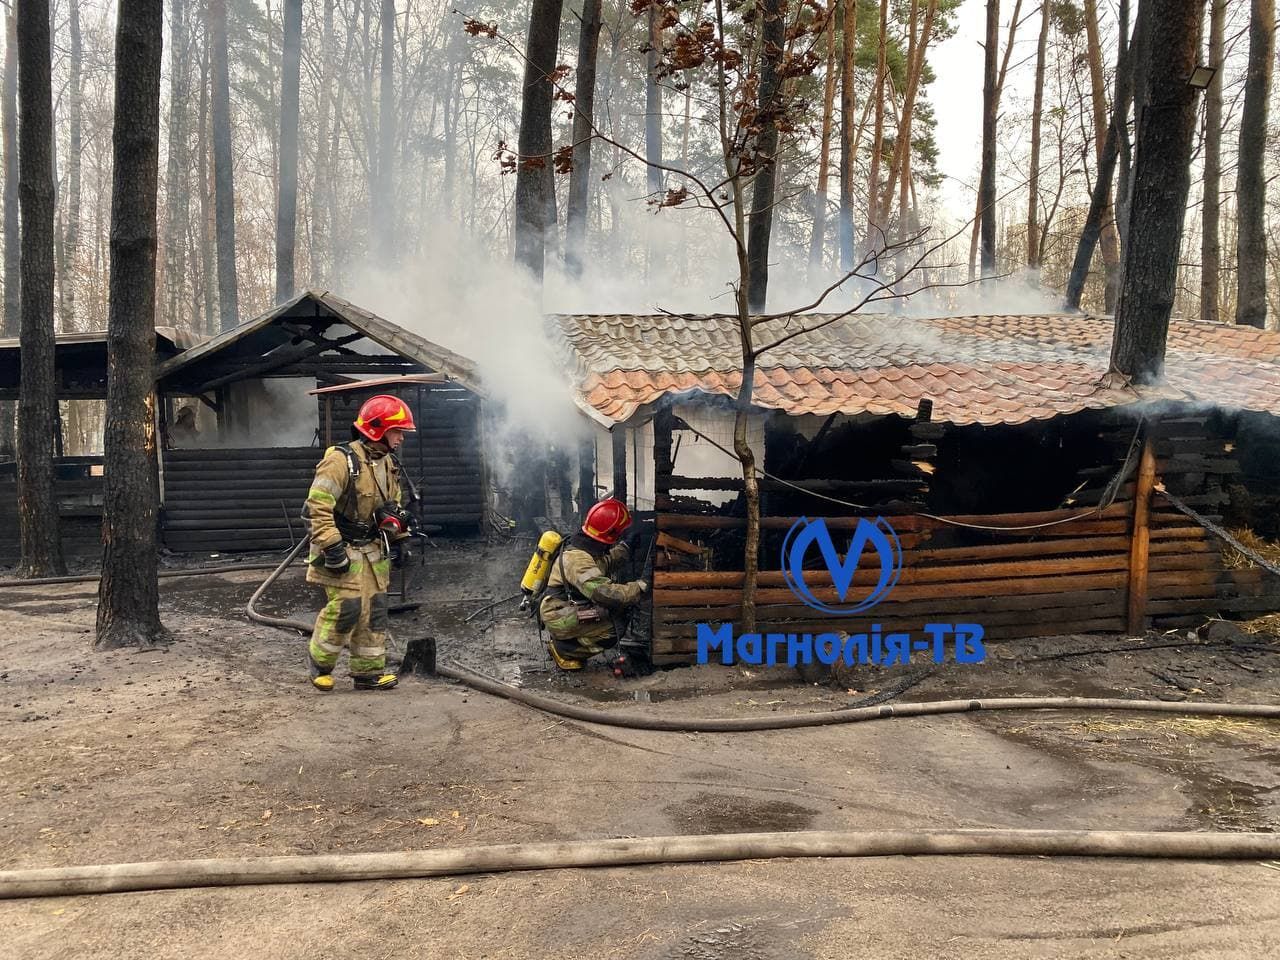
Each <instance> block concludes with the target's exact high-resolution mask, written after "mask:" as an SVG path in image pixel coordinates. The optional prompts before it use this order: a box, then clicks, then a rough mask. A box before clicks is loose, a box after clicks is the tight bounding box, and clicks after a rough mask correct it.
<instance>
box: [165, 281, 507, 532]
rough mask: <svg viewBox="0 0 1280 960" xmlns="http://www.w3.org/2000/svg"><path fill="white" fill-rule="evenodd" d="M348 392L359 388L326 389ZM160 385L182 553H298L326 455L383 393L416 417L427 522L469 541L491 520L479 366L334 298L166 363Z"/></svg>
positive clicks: (253, 323)
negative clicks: (306, 508) (302, 511)
mask: <svg viewBox="0 0 1280 960" xmlns="http://www.w3.org/2000/svg"><path fill="white" fill-rule="evenodd" d="M340 385H347V386H348V387H349V389H342V390H336V391H334V390H328V389H325V388H328V387H334V386H340ZM157 389H158V391H159V394H160V397H161V399H162V402H161V404H160V408H161V416H162V422H161V435H162V436H163V437H164V439H165V443H164V447H165V449H164V451H163V453H162V456H161V472H160V486H161V503H162V524H161V536H162V538H163V541H164V543H165V545H166V546H167V547H168V548H169V549H171V550H175V551H181V552H207V551H220V552H228V551H246V550H274V549H280V548H284V547H288V546H290V544H291V543H292V542H294V541H295V540H296V539H297V538H298V537H300V536H301V535H302V528H301V523H300V521H299V520H298V511H299V508H300V505H301V503H302V500H303V499H304V498H305V497H306V492H307V487H308V484H309V482H310V480H311V477H312V474H313V472H314V469H315V465H316V462H317V461H318V460H319V458H320V455H321V453H322V451H323V448H324V447H326V446H329V445H330V444H333V443H341V442H344V441H346V440H349V439H351V434H350V430H351V422H352V420H354V419H355V414H356V411H357V410H358V409H359V407H360V404H362V403H363V402H364V401H365V400H367V399H368V398H369V397H370V396H373V395H374V394H377V393H394V394H396V395H398V396H400V397H401V398H402V399H404V400H405V401H406V402H407V403H408V404H409V406H410V408H411V409H412V410H413V415H414V420H415V422H416V423H417V424H418V430H417V432H415V433H412V434H409V435H408V437H406V440H405V444H404V446H403V447H402V448H401V451H400V457H401V461H402V462H403V464H404V466H405V468H406V470H407V471H408V473H409V475H410V477H411V478H412V479H413V481H414V482H415V484H417V486H418V489H419V492H420V493H421V496H422V502H421V514H422V519H423V521H424V522H425V523H427V524H430V525H432V526H433V527H437V528H440V529H441V530H443V531H445V532H458V533H468V532H474V531H475V530H476V529H477V528H478V526H479V525H480V523H481V521H482V520H483V517H484V512H485V481H484V467H483V459H482V451H481V445H480V442H479V430H480V428H479V422H480V402H481V401H480V396H481V395H480V380H479V376H478V374H477V372H476V369H475V365H474V364H473V363H472V362H471V361H470V360H468V359H466V358H465V357H462V356H459V355H458V354H456V353H453V352H452V351H450V350H447V349H445V348H444V347H441V346H439V345H438V344H435V343H432V342H430V341H429V340H426V339H425V338H423V337H421V336H419V335H418V334H416V333H414V332H412V331H410V330H407V329H405V328H404V327H402V326H399V325H397V324H394V323H392V322H390V321H389V320H385V319H383V318H382V317H379V316H376V315H374V314H372V313H370V312H368V311H367V310H363V309H361V308H360V307H357V306H356V305H354V304H352V303H349V302H347V301H346V300H343V299H342V298H340V297H337V296H335V295H333V294H332V293H318V292H314V291H306V292H304V293H301V294H299V295H298V296H296V297H294V298H293V299H292V300H290V301H288V302H287V303H284V304H281V305H280V306H278V307H276V308H275V309H273V310H270V311H268V312H266V313H264V314H262V315H261V316H259V317H256V318H254V319H253V320H249V321H246V322H245V323H242V324H240V325H239V326H238V327H236V328H235V329H233V330H230V331H227V332H226V333H224V334H222V335H220V336H217V337H214V338H213V339H211V340H208V341H206V342H204V343H202V344H200V345H199V346H196V347H194V348H192V349H190V350H187V351H185V352H184V353H182V354H179V355H178V356H175V357H172V358H170V359H168V360H166V361H165V362H163V363H161V364H160V365H159V367H158V369H157ZM196 411H199V412H198V414H197V412H196Z"/></svg>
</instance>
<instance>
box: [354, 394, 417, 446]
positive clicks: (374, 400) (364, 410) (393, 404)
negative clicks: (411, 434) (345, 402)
mask: <svg viewBox="0 0 1280 960" xmlns="http://www.w3.org/2000/svg"><path fill="white" fill-rule="evenodd" d="M355 428H356V429H357V430H358V431H360V433H361V434H363V435H364V436H366V437H368V438H369V439H370V440H381V439H382V437H383V435H384V434H385V433H386V432H387V431H388V430H393V429H394V430H417V429H418V428H417V427H415V426H414V425H413V414H412V413H411V412H410V411H409V407H408V405H407V404H406V403H405V402H404V401H403V400H401V399H400V398H399V397H389V396H386V395H385V394H381V395H379V396H376V397H370V398H369V399H368V400H366V401H365V402H364V406H362V407H361V408H360V412H359V413H358V414H356V422H355Z"/></svg>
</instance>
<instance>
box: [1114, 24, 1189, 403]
mask: <svg viewBox="0 0 1280 960" xmlns="http://www.w3.org/2000/svg"><path fill="white" fill-rule="evenodd" d="M1150 2H1151V0H1145V2H1144V6H1146V5H1147V4H1148V3H1150ZM1203 12H1204V0H1176V2H1175V0H1165V2H1163V3H1161V4H1160V14H1159V16H1154V17H1152V19H1151V23H1150V27H1151V36H1150V43H1151V47H1150V49H1152V50H1159V51H1160V52H1161V55H1160V56H1158V57H1152V58H1151V60H1150V64H1149V65H1148V68H1147V71H1146V74H1147V76H1146V82H1147V96H1146V98H1145V99H1146V101H1147V106H1146V107H1145V108H1144V109H1143V110H1142V114H1141V116H1140V117H1139V120H1138V158H1137V165H1136V168H1135V170H1134V178H1133V181H1134V183H1133V208H1132V224H1131V226H1130V237H1129V244H1128V247H1127V249H1126V250H1125V264H1124V280H1123V284H1122V286H1121V290H1120V302H1119V305H1118V306H1117V308H1116V332H1115V342H1114V343H1113V345H1112V350H1111V366H1112V369H1113V370H1115V371H1116V372H1118V373H1120V374H1122V375H1123V376H1125V377H1128V378H1130V379H1132V380H1133V381H1135V382H1137V383H1153V382H1155V381H1157V380H1159V379H1160V377H1161V375H1162V373H1163V370H1164V356H1165V346H1166V340H1167V337H1168V332H1169V317H1170V314H1171V313H1172V312H1173V299H1174V294H1175V291H1176V287H1177V277H1178V260H1179V254H1180V251H1181V244H1182V226H1183V219H1184V217H1185V215H1186V207H1187V193H1188V191H1189V190H1190V187H1191V149H1192V142H1193V140H1194V139H1195V127H1196V98H1195V95H1196V91H1195V90H1194V89H1193V88H1192V87H1190V86H1188V84H1187V78H1188V77H1190V76H1191V72H1192V70H1194V69H1195V66H1196V61H1197V59H1198V54H1199V50H1200V34H1201V26H1202V20H1203ZM1095 196H1096V191H1095Z"/></svg>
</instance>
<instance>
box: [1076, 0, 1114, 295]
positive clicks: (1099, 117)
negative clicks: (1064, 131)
mask: <svg viewBox="0 0 1280 960" xmlns="http://www.w3.org/2000/svg"><path fill="white" fill-rule="evenodd" d="M1084 23H1085V38H1086V44H1087V47H1088V56H1089V80H1090V90H1091V95H1092V104H1093V142H1094V154H1095V157H1096V159H1097V161H1098V165H1099V166H1101V165H1102V151H1103V149H1104V148H1105V143H1106V140H1107V86H1106V81H1105V80H1104V79H1103V75H1102V43H1101V41H1100V40H1099V39H1098V3H1097V0H1085V4H1084ZM1099 240H1100V245H1101V247H1102V263H1103V269H1104V271H1105V277H1106V279H1105V293H1104V297H1105V301H1106V307H1107V312H1108V313H1110V312H1113V311H1114V310H1115V307H1116V298H1117V297H1118V296H1119V295H1120V234H1119V232H1117V230H1116V214H1115V209H1114V206H1113V204H1112V200H1111V184H1110V180H1108V183H1107V197H1106V206H1105V207H1104V208H1103V211H1102V234H1101V236H1100V238H1099Z"/></svg>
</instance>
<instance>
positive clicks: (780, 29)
mask: <svg viewBox="0 0 1280 960" xmlns="http://www.w3.org/2000/svg"><path fill="white" fill-rule="evenodd" d="M761 16H762V17H763V19H764V24H763V25H762V27H761V30H760V41H761V46H762V49H761V55H760V61H761V68H760V101H759V102H760V107H759V110H758V112H757V114H756V126H757V127H758V128H759V133H758V134H756V143H755V175H754V176H753V178H752V187H751V218H750V221H749V222H748V225H747V265H748V270H749V278H750V279H749V282H748V284H747V308H748V309H749V310H750V311H751V312H752V313H760V312H762V311H763V310H764V307H765V296H766V292H767V289H768V286H769V237H770V234H771V233H772V231H773V207H774V204H773V195H774V185H775V184H776V183H777V181H778V115H779V113H780V112H781V109H782V103H781V100H782V81H781V77H780V76H779V69H780V67H781V66H782V51H783V44H785V43H786V22H785V18H784V16H783V4H782V0H763V5H762V7H761ZM650 169H653V168H652V167H650Z"/></svg>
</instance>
